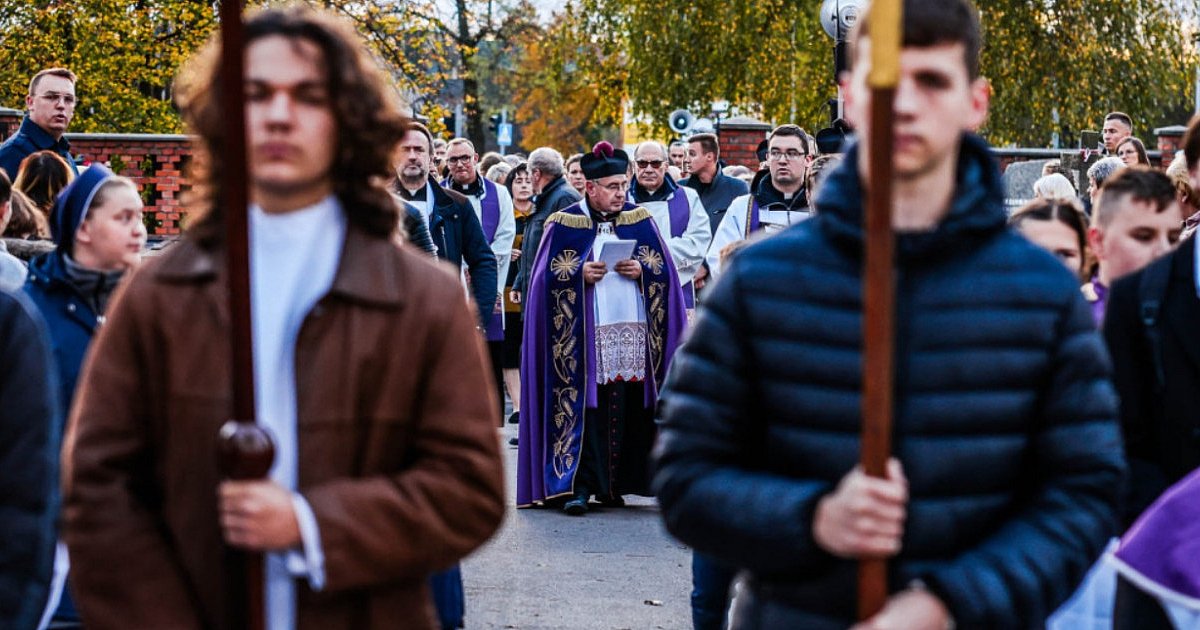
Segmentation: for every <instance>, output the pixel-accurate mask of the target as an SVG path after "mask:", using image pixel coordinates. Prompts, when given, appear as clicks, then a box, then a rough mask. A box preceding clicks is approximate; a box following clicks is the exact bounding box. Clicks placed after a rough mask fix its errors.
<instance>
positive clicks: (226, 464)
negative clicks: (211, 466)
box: [217, 420, 275, 481]
mask: <svg viewBox="0 0 1200 630" xmlns="http://www.w3.org/2000/svg"><path fill="white" fill-rule="evenodd" d="M217 457H218V461H219V465H220V467H221V473H222V474H223V475H224V476H225V478H227V479H234V480H239V481H240V480H247V479H262V478H264V477H266V476H267V473H269V472H271V464H272V463H273V462H274V461H275V440H273V439H271V433H270V432H269V431H267V429H266V428H265V427H263V426H261V425H259V424H257V423H254V422H242V421H239V420H230V421H228V422H226V423H225V424H223V425H221V432H220V435H219V437H218V439H217Z"/></svg>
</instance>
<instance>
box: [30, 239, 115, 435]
mask: <svg viewBox="0 0 1200 630" xmlns="http://www.w3.org/2000/svg"><path fill="white" fill-rule="evenodd" d="M62 257H63V254H62V252H61V251H60V250H57V249H56V250H54V251H52V252H47V253H45V254H42V255H41V256H38V257H37V258H35V259H33V261H32V262H30V263H29V277H28V278H27V279H26V281H25V293H26V295H28V296H29V298H30V300H32V301H33V303H34V304H35V305H37V308H38V311H40V312H41V315H42V318H43V319H44V320H45V321H46V327H47V328H48V329H49V331H50V347H51V348H52V349H53V351H54V363H55V365H57V366H58V367H57V372H58V386H59V391H58V392H57V395H58V400H59V405H60V406H61V407H62V409H63V412H64V413H66V411H67V410H69V409H70V408H71V398H72V396H74V393H75V382H76V381H77V380H78V379H79V371H80V369H82V368H83V357H84V354H86V353H87V349H88V346H89V345H90V344H91V343H92V336H93V335H94V334H95V333H96V329H97V328H98V326H99V322H100V313H97V312H96V310H95V308H94V306H93V305H92V301H91V300H88V299H87V298H86V297H85V296H83V295H81V294H80V293H79V291H78V290H77V289H76V288H75V285H74V284H73V283H72V282H71V279H70V278H69V277H68V276H67V270H66V262H64V261H63V258H62Z"/></svg>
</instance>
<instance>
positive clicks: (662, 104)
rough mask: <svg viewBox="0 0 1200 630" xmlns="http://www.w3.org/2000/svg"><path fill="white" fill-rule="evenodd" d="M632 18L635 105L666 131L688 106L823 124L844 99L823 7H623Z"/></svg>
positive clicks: (641, 1)
mask: <svg viewBox="0 0 1200 630" xmlns="http://www.w3.org/2000/svg"><path fill="white" fill-rule="evenodd" d="M614 3H619V4H621V5H624V6H623V8H624V10H625V11H626V14H627V16H628V19H627V24H628V32H629V42H630V44H631V46H630V49H629V64H628V72H629V79H628V85H629V97H630V99H631V101H632V103H633V106H634V111H635V113H638V114H641V115H644V116H647V117H648V118H649V120H650V122H651V124H652V127H653V128H654V129H656V130H657V131H660V132H666V128H667V115H668V114H669V113H670V112H671V110H674V109H677V108H680V107H683V108H687V109H690V110H692V111H695V112H698V113H702V114H707V113H708V112H709V111H711V109H710V106H711V104H712V101H714V100H719V99H724V100H727V101H729V102H730V103H731V105H733V106H734V107H735V108H737V109H738V110H739V111H740V112H742V113H745V114H751V115H757V116H762V117H764V118H766V119H767V120H778V121H791V120H794V121H799V122H806V123H807V124H806V125H805V126H808V127H811V126H814V125H816V124H818V123H822V122H824V120H823V119H822V116H823V115H824V112H825V111H827V110H825V109H824V107H823V103H824V102H825V101H826V100H827V99H828V98H830V97H832V96H833V95H835V94H836V86H835V85H834V81H833V46H832V43H833V42H832V41H831V40H830V39H829V38H827V37H826V36H825V34H824V32H823V31H822V30H821V26H820V24H819V23H818V20H817V11H816V8H817V5H816V3H812V4H811V5H810V4H809V3H800V2H794V1H791V0H758V1H756V2H726V1H724V0H688V1H686V2H683V1H674V0H671V1H668V2H666V3H665V5H664V3H663V2H661V1H659V0H653V1H652V0H619V1H618V2H614Z"/></svg>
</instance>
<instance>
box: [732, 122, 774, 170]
mask: <svg viewBox="0 0 1200 630" xmlns="http://www.w3.org/2000/svg"><path fill="white" fill-rule="evenodd" d="M770 131H771V125H769V124H767V123H765V122H763V121H761V120H756V119H754V118H748V117H745V116H737V117H734V118H730V119H728V120H723V121H721V133H720V137H721V159H722V160H725V163H726V164H728V165H730V166H733V165H734V164H740V165H741V166H745V167H746V168H749V169H750V170H751V171H757V170H758V156H757V155H755V150H756V149H758V144H759V143H760V142H762V141H763V140H765V139H766V138H767V133H769V132H770Z"/></svg>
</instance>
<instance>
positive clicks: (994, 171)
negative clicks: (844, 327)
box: [816, 133, 1007, 262]
mask: <svg viewBox="0 0 1200 630" xmlns="http://www.w3.org/2000/svg"><path fill="white" fill-rule="evenodd" d="M859 150H860V144H859V142H857V141H852V142H851V143H850V144H849V147H848V149H847V151H846V158H845V159H844V160H842V162H841V164H839V165H838V166H837V168H836V169H834V170H833V171H832V172H830V174H829V178H828V179H827V180H826V181H825V183H824V185H822V186H821V187H820V191H819V192H818V193H817V199H816V205H817V206H818V207H820V208H821V216H822V217H823V219H822V221H821V225H822V227H823V228H824V229H825V231H826V232H827V234H829V236H830V237H831V238H832V239H833V241H834V242H835V243H837V245H838V246H839V247H840V248H842V249H844V250H846V251H858V252H861V250H862V242H863V208H864V199H863V187H862V182H861V180H860V179H859V174H858V153H859ZM1006 221H1007V215H1006V214H1005V212H1004V189H1003V187H1002V185H1001V180H1000V168H999V166H997V164H996V161H995V160H994V159H993V158H992V155H991V152H990V151H989V150H988V146H987V144H986V143H985V142H984V141H983V140H982V139H981V138H979V137H978V136H976V135H974V134H969V133H964V134H963V137H962V148H961V150H960V151H959V158H958V168H957V175H956V184H955V191H954V196H953V200H952V201H951V204H950V211H949V212H948V213H947V214H946V216H945V217H944V218H943V219H942V220H941V221H940V222H938V225H937V228H935V229H934V230H933V231H931V232H901V233H897V234H896V254H897V257H898V259H899V260H900V261H901V262H916V261H919V260H923V259H926V258H929V257H938V256H941V255H945V254H949V253H953V252H957V251H961V250H963V249H970V248H972V247H975V246H977V245H978V244H979V242H980V241H981V240H983V239H985V238H987V237H989V236H992V235H994V234H995V233H997V232H1000V231H1003V230H1004V229H1005V224H1006ZM860 255H861V254H860Z"/></svg>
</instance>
